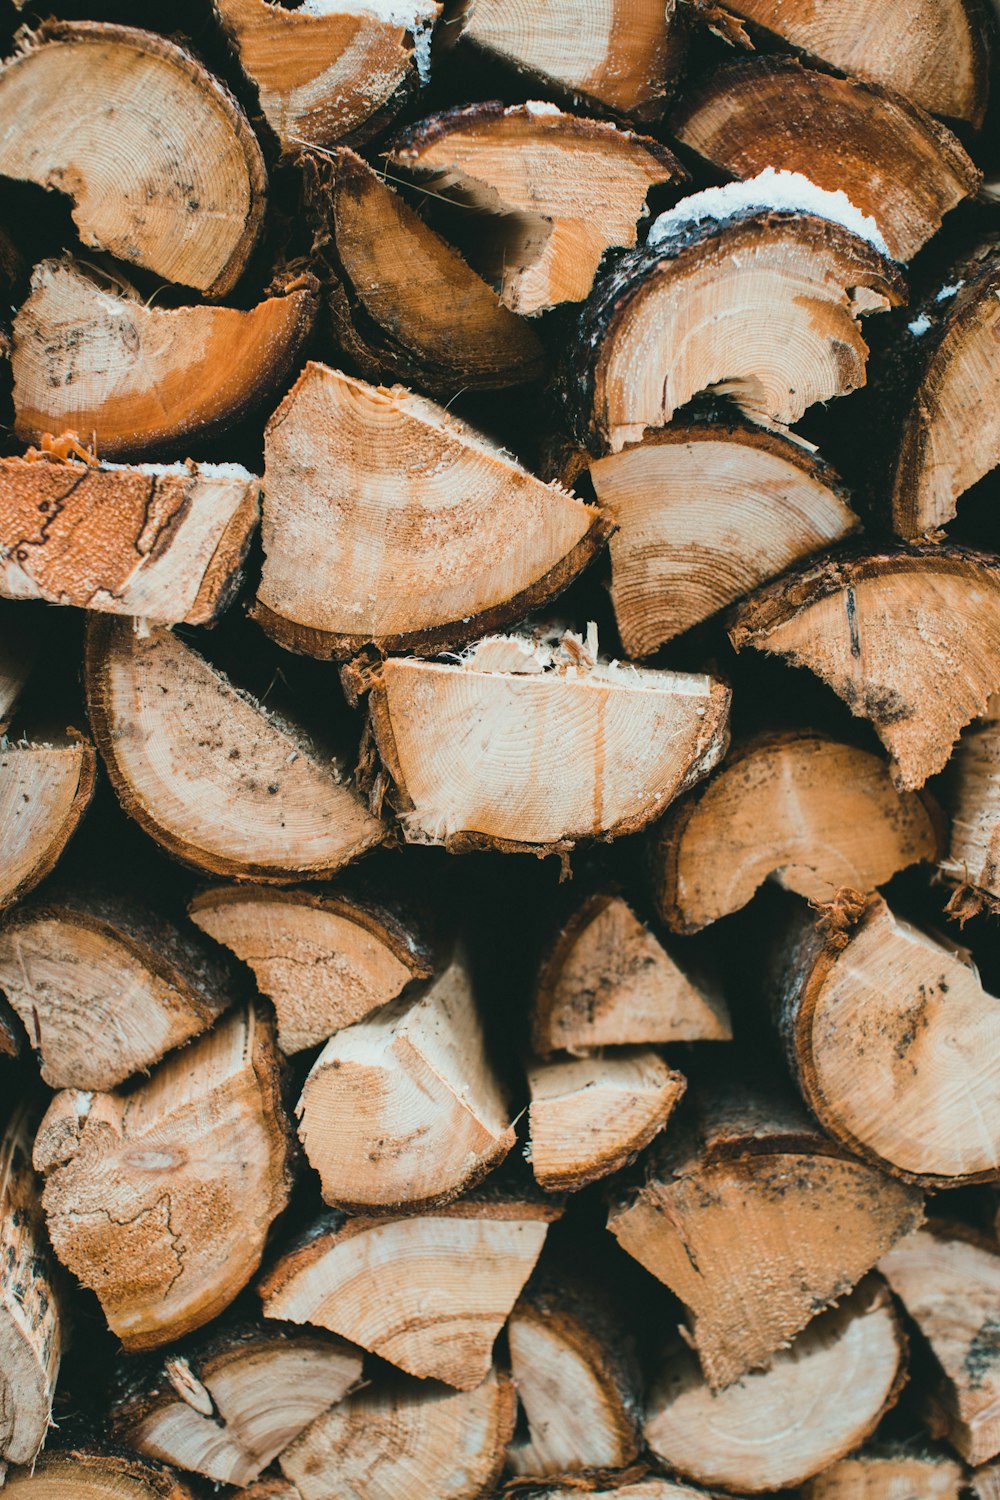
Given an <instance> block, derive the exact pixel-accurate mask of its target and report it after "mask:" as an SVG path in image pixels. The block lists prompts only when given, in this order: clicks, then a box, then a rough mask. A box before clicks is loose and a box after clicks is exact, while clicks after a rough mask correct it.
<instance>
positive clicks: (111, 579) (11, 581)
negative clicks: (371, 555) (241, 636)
mask: <svg viewBox="0 0 1000 1500" xmlns="http://www.w3.org/2000/svg"><path fill="white" fill-rule="evenodd" d="M149 469H150V472H147V471H143V470H140V469H108V468H93V467H88V465H87V464H83V463H74V462H72V461H66V462H55V463H53V462H27V461H26V460H24V459H21V458H4V459H0V594H2V595H3V596H5V597H6V598H8V599H44V600H45V601H46V602H47V603H49V604H72V605H77V606H78V607H79V608H81V609H98V610H107V611H108V612H109V613H111V614H126V615H143V616H145V618H146V619H149V620H153V621H155V622H157V623H159V624H165V625H172V624H179V623H181V622H184V623H185V624H188V625H207V624H209V623H210V622H211V621H212V620H213V619H214V618H215V616H216V615H217V614H219V613H220V611H221V610H223V609H224V608H225V607H226V605H227V604H228V603H229V601H230V600H231V599H232V598H233V596H234V594H235V593H236V590H237V589H238V588H239V584H240V580H241V577H242V572H243V559H244V557H245V556H246V551H247V548H248V547H249V545H250V538H251V537H252V535H253V532H254V530H255V528H256V525H257V517H258V503H257V501H258V494H259V491H260V481H259V480H257V479H255V478H254V476H253V475H252V474H249V473H247V471H246V470H245V469H241V468H240V467H239V466H238V465H235V464H234V465H232V467H231V468H230V466H228V465H214V464H204V465H199V464H188V465H187V466H186V467H185V468H180V469H179V472H172V471H171V470H170V469H169V468H164V467H163V466H160V467H159V469H158V470H157V468H156V467H154V466H152V465H150V466H149Z"/></svg>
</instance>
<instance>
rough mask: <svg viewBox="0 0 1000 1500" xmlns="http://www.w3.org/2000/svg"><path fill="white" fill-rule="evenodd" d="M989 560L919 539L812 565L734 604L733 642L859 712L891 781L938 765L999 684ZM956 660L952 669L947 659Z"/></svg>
mask: <svg viewBox="0 0 1000 1500" xmlns="http://www.w3.org/2000/svg"><path fill="white" fill-rule="evenodd" d="M998 599H1000V562H998V560H997V558H996V557H995V556H994V555H993V554H991V553H986V552H976V551H973V550H972V549H971V548H968V547H939V546H930V545H928V546H924V547H911V548H908V549H906V550H905V551H904V550H903V549H899V550H898V551H889V552H875V553H870V554H867V555H865V556H862V557H854V558H844V559H839V560H836V561H826V562H820V563H816V564H815V566H813V567H810V568H805V569H802V570H801V571H800V572H798V573H795V574H792V575H790V576H789V577H788V578H783V579H779V580H778V581H777V582H776V583H774V584H772V585H771V586H770V587H769V588H766V589H762V590H761V591H760V592H759V593H757V594H755V595H753V596H752V597H751V598H750V599H748V600H747V601H746V603H745V604H742V605H740V606H739V607H738V608H737V609H736V611H735V613H734V615H733V620H732V624H731V626H730V630H729V638H730V640H731V641H732V643H733V645H734V646H735V647H736V650H737V651H741V650H743V648H744V647H746V646H752V647H753V648H754V649H755V650H757V651H765V652H768V653H770V654H774V655H778V656H784V657H785V658H786V659H787V660H788V661H789V663H790V664H791V665H793V666H797V667H808V668H809V669H810V671H813V672H815V673H816V675H817V676H818V677H820V678H822V680H823V681H824V682H825V683H827V685H828V686H829V687H831V688H832V689H833V691H834V692H835V693H837V694H838V696H839V697H841V698H843V700H844V702H845V703H846V704H847V706H848V708H849V709H850V710H851V712H852V713H853V714H855V715H857V717H859V718H863V719H870V720H871V723H872V726H873V728H874V729H875V732H876V734H877V735H878V737H879V739H880V740H881V741H882V743H883V745H885V747H886V749H887V750H888V751H889V754H890V755H891V756H892V758H893V774H894V778H895V781H896V784H897V786H899V787H901V788H904V789H905V788H910V789H912V788H914V787H921V786H923V784H924V782H925V781H926V780H927V779H928V777H930V776H934V775H936V774H937V773H938V771H941V770H943V769H944V766H945V765H946V764H947V761H948V757H949V756H950V754H951V750H952V746H953V745H954V743H955V741H956V740H957V739H958V736H959V733H960V731H961V730H962V729H963V728H964V727H965V725H966V724H968V723H970V722H971V721H972V720H973V719H975V718H976V717H978V715H980V714H982V713H983V712H985V710H986V706H987V703H988V700H989V697H990V694H991V693H995V692H997V691H998V690H1000V612H998V610H997V601H998ZM957 661H961V662H962V671H961V672H956V670H955V664H956V662H957Z"/></svg>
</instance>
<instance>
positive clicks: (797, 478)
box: [590, 422, 858, 657]
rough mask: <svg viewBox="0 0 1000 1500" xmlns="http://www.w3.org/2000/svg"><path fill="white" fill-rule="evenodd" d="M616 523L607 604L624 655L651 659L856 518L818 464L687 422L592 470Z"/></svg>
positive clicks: (794, 450) (759, 436)
mask: <svg viewBox="0 0 1000 1500" xmlns="http://www.w3.org/2000/svg"><path fill="white" fill-rule="evenodd" d="M590 477H591V479H592V480H593V482H594V489H595V491H596V494H597V498H598V500H599V501H600V504H601V505H602V506H603V507H604V509H605V510H607V511H608V513H609V514H610V515H611V516H612V517H613V518H614V520H615V521H616V522H617V525H618V530H617V531H616V532H615V533H614V535H613V536H612V538H611V543H610V551H611V598H612V602H613V603H614V607H615V618H616V620H617V622H618V629H619V632H620V634H621V638H622V644H623V646H624V648H625V651H626V653H627V654H628V655H629V656H631V657H643V656H649V655H651V654H652V653H653V652H654V651H656V650H658V648H659V647H660V646H661V645H663V643H664V642H665V641H668V640H672V639H673V637H674V636H677V635H680V634H681V633H682V632H683V631H685V630H688V629H690V627H691V626H693V625H697V624H699V623H700V622H701V621H702V620H707V619H709V618H710V617H711V616H712V615H714V614H716V613H717V612H718V611H719V610H720V609H724V608H725V607H726V605H728V604H732V603H734V602H735V601H736V600H737V599H741V598H743V597H744V595H746V594H749V593H750V592H751V590H752V589H755V588H757V587H758V586H759V585H760V584H762V583H766V582H767V580H768V579H770V578H774V577H776V576H777V574H778V573H781V572H783V571H784V570H785V568H788V567H791V566H792V564H793V563H797V562H801V561H803V559H804V558H806V557H809V556H810V555H811V554H812V553H814V552H819V551H821V550H822V548H824V547H828V546H831V545H833V543H835V542H838V541H842V540H843V539H844V537H846V536H848V535H849V534H850V533H851V532H853V531H854V530H855V528H856V527H857V525H858V518H857V516H856V515H855V514H854V512H853V511H852V510H851V508H850V506H849V505H848V504H847V497H846V491H845V489H844V487H843V485H842V484H841V483H840V481H839V480H838V478H837V476H836V475H835V474H834V472H833V470H832V469H831V468H830V467H829V466H828V465H827V464H825V463H824V462H823V461H822V460H821V459H820V458H819V456H818V455H816V454H814V453H812V452H810V450H809V449H808V448H805V447H803V446H802V445H800V444H798V443H795V442H792V441H790V440H788V439H786V438H783V437H781V436H779V435H777V434H776V433H771V432H768V431H766V430H765V429H764V428H754V427H750V426H749V425H748V424H747V425H740V424H736V423H732V424H730V425H727V424H726V423H724V422H710V423H709V422H705V423H697V422H686V423H680V424H678V425H676V426H673V427H669V428H665V429H663V430H661V431H659V432H656V433H649V434H648V435H647V437H646V439H645V441H644V442H642V443H639V444H635V445H633V446H630V447H627V448H625V449H623V450H622V452H620V453H612V454H606V455H605V456H604V457H603V458H599V459H597V460H596V462H594V463H592V464H591V465H590Z"/></svg>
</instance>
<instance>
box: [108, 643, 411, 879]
mask: <svg viewBox="0 0 1000 1500" xmlns="http://www.w3.org/2000/svg"><path fill="white" fill-rule="evenodd" d="M85 675H86V686H87V702H88V710H89V714H90V721H91V724H92V725H93V727H94V733H95V735H96V737H97V742H98V746H99V748H100V750H101V754H102V755H103V757H104V761H105V764H106V766H107V769H108V774H109V776H110V779H111V783H112V785H113V786H114V788H115V791H116V792H117V794H118V796H119V798H120V800H121V802H122V805H123V806H124V808H125V810H126V811H127V812H128V813H129V814H130V815H131V816H132V817H133V818H135V819H136V821H137V822H138V823H139V824H140V826H141V827H142V828H143V829H144V830H145V831H146V832H147V833H148V834H150V836H151V837H152V838H154V839H156V840H157V841H158V842H159V843H161V844H162V845H163V846H164V847H165V848H166V849H168V850H169V851H170V853H171V854H174V855H176V856H177V857H178V858H179V859H183V860H185V861H186V862H188V863H189V864H193V865H195V866H198V867H199V868H201V869H205V870H208V871H210V872H211V873H212V874H215V875H230V876H232V875H240V876H243V877H244V878H250V879H256V880H273V881H277V882H278V883H281V882H285V883H288V882H291V881H294V880H297V879H301V878H303V877H311V878H313V879H316V878H322V877H325V876H328V875H332V874H333V873H335V871H337V870H339V869H340V868H341V867H342V866H343V865H345V864H347V863H349V862H350V861H351V860H352V859H355V858H356V857H357V856H358V855H360V854H363V853H364V852H365V851H366V850H368V849H370V848H372V847H374V845H376V844H378V843H380V842H381V841H382V839H383V837H384V836H385V828H384V826H383V824H382V823H380V822H379V821H378V820H377V819H376V818H373V817H372V816H371V815H370V814H369V812H368V811H367V809H366V808H365V807H364V805H363V803H362V802H361V799H360V797H359V796H358V794H357V793H356V792H355V790H354V788H353V787H352V786H350V785H349V784H348V783H347V782H346V780H344V779H343V778H342V774H341V770H340V768H339V767H338V765H337V763H336V761H335V760H334V759H333V757H332V756H330V755H329V754H328V753H325V752H324V751H323V750H322V749H321V748H320V747H319V746H317V745H316V744H315V743H314V742H313V741H312V740H311V739H310V737H309V736H307V735H306V733H305V731H304V730H302V729H301V727H300V726H297V725H295V724H293V723H291V722H289V721H288V720H286V719H283V718H281V717H279V716H277V715H276V714H273V713H271V712H270V711H269V710H267V709H265V708H264V707H263V706H262V705H261V704H260V703H258V702H257V701H256V700H255V699H254V698H251V697H250V695H249V694H247V693H243V692H241V691H240V690H239V689H238V688H236V687H235V686H234V685H233V683H232V682H230V680H229V679H228V678H227V677H226V676H224V675H223V673H222V672H220V671H218V670H217V669H216V668H215V667H213V666H212V665H211V664H210V663H209V662H208V661H206V660H205V658H204V657H202V656H201V655H199V653H198V652H197V651H195V650H193V649H192V648H191V647H190V646H187V645H185V644H184V642H183V641H181V640H180V639H179V637H177V636H175V635H174V634H172V632H171V631H169V630H164V629H157V628H155V627H146V626H144V624H143V622H142V621H141V620H140V621H136V620H129V619H113V618H111V617H109V616H92V617H91V622H90V628H89V631H88V635H87V645H86V666H85Z"/></svg>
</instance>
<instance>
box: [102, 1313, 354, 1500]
mask: <svg viewBox="0 0 1000 1500" xmlns="http://www.w3.org/2000/svg"><path fill="white" fill-rule="evenodd" d="M181 1347H182V1349H183V1351H184V1352H183V1354H181V1353H180V1352H178V1353H177V1354H167V1355H166V1357H165V1358H163V1359H157V1360H152V1359H150V1360H135V1359H130V1360H129V1361H128V1362H127V1363H122V1364H121V1365H120V1366H119V1369H118V1372H117V1375H118V1383H117V1389H115V1390H113V1392H112V1404H111V1427H112V1431H113V1432H114V1434H115V1436H116V1437H117V1438H118V1439H119V1440H120V1441H122V1442H124V1443H127V1444H128V1446H129V1447H131V1448H134V1449H136V1451H137V1452H139V1453H142V1454H145V1455H146V1456H147V1457H150V1458H158V1459H161V1460H162V1461H163V1462H164V1463H170V1464H174V1465H176V1466H177V1467H178V1468H182V1469H188V1470H193V1471H194V1472H195V1473H196V1474H203V1475H205V1477H206V1478H208V1479H214V1480H217V1481H219V1482H221V1483H223V1484H250V1483H252V1482H253V1481H254V1480H255V1479H257V1478H258V1476H259V1475H260V1474H261V1473H262V1472H263V1470H264V1469H266V1468H267V1467H268V1465H269V1464H270V1463H271V1462H272V1461H273V1460H274V1459H275V1458H277V1457H278V1455H279V1454H280V1453H283V1452H284V1450H285V1449H286V1448H287V1447H288V1445H289V1443H291V1442H293V1441H294V1439H295V1438H297V1437H298V1436H299V1434H300V1433H301V1432H303V1431H304V1430H305V1428H307V1427H308V1426H309V1424H310V1423H311V1422H314V1421H315V1420H316V1418H317V1417H319V1416H322V1414H323V1413H324V1412H325V1411H327V1410H328V1409H329V1408H330V1407H331V1406H333V1405H335V1404H336V1402H338V1401H341V1400H342V1399H343V1398H344V1396H346V1395H347V1393H348V1392H349V1391H350V1390H351V1389H352V1387H354V1386H355V1385H357V1384H358V1382H359V1381H360V1379H361V1350H360V1349H354V1348H352V1347H351V1346H350V1345H349V1344H345V1343H344V1342H343V1341H342V1340H341V1339H336V1338H331V1337H330V1336H328V1335H324V1334H322V1333H309V1332H305V1333H303V1332H300V1331H299V1330H297V1329H284V1328H278V1327H276V1326H275V1325H273V1324H272V1325H270V1326H268V1325H265V1324H245V1325H244V1324H238V1325H236V1326H235V1327H233V1328H227V1327H225V1326H223V1327H221V1328H217V1329H213V1330H212V1331H210V1332H209V1333H207V1334H202V1335H200V1336H199V1338H198V1339H197V1340H196V1341H195V1343H194V1344H190V1343H187V1344H184V1345H182V1346H181Z"/></svg>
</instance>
